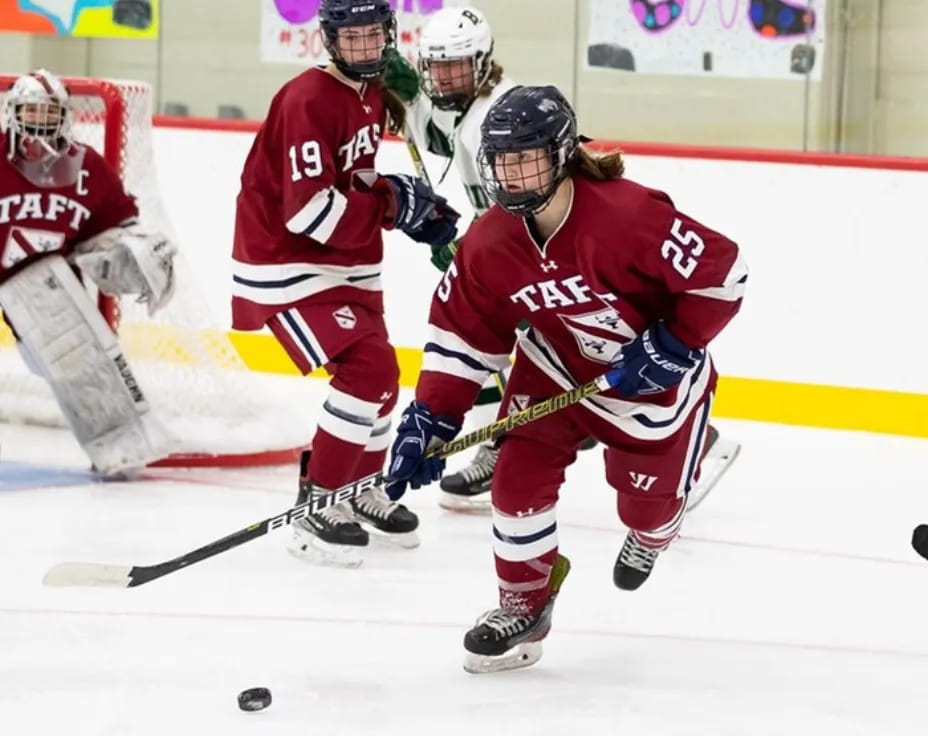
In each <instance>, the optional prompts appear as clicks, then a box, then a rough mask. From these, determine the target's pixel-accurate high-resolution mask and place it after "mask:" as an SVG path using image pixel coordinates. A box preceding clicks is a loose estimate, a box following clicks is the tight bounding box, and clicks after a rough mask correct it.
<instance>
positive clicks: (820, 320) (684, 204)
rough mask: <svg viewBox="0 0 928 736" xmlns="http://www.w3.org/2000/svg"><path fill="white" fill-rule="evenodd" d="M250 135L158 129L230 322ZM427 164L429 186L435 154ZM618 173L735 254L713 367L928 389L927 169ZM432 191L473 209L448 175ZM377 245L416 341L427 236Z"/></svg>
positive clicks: (384, 160) (761, 166) (172, 205)
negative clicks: (927, 298)
mask: <svg viewBox="0 0 928 736" xmlns="http://www.w3.org/2000/svg"><path fill="white" fill-rule="evenodd" d="M252 139H253V135H252V134H251V133H229V132H219V131H195V130H178V129H168V128H156V129H155V158H156V164H157V167H158V174H159V177H160V180H161V188H162V194H163V196H164V199H165V203H166V206H167V208H168V211H169V213H170V215H171V217H172V219H173V221H174V224H175V226H176V227H177V230H178V232H179V237H180V239H181V246H182V247H183V248H184V250H185V252H186V254H187V258H188V259H189V260H190V261H191V262H192V263H193V264H194V267H195V268H196V270H197V278H199V279H200V280H201V282H202V287H203V291H204V294H205V296H206V299H207V300H208V302H209V304H210V306H211V308H212V310H213V312H214V313H215V314H216V316H217V317H218V318H219V319H220V321H221V322H222V323H223V324H226V325H228V324H229V309H228V298H229V297H228V293H229V288H228V285H229V283H230V280H231V275H230V274H231V264H230V260H229V253H230V251H231V243H232V231H233V224H234V211H235V196H236V194H237V192H238V179H239V175H240V172H241V168H242V163H243V161H244V159H245V156H246V154H247V152H248V148H249V146H250V145H251V141H252ZM428 163H429V169H430V171H431V173H432V176H433V178H434V179H436V180H437V179H438V178H439V176H440V174H441V172H442V171H443V170H444V166H443V165H442V164H443V162H442V161H440V160H439V159H436V158H434V157H430V158H429V159H428ZM378 169H379V170H380V171H382V172H384V173H387V172H391V171H406V172H410V173H411V172H412V165H411V163H410V161H409V156H408V154H407V152H406V149H405V146H404V145H403V144H402V143H399V142H395V141H387V142H385V143H384V144H383V146H382V149H381V153H380V157H379V159H378ZM627 169H628V175H629V177H630V178H632V179H635V180H637V181H640V182H641V183H643V184H647V185H649V186H653V187H655V188H659V189H663V190H665V191H667V192H668V193H669V194H670V195H671V196H672V197H673V199H674V200H675V202H676V203H677V206H678V207H679V208H680V209H681V210H683V211H686V212H688V213H689V214H691V215H693V216H694V217H696V218H697V219H699V220H701V221H703V222H704V223H705V224H706V225H708V226H710V227H713V228H714V229H716V230H719V231H721V232H724V233H725V234H727V235H729V236H730V237H732V238H734V239H735V240H736V241H738V243H739V244H740V245H741V247H742V248H743V249H744V252H745V254H746V257H747V260H748V264H749V266H750V269H751V276H750V279H749V283H748V291H747V296H746V298H745V302H744V307H743V310H742V313H741V314H740V315H739V316H738V317H737V318H736V319H735V321H734V322H733V323H732V324H731V325H730V326H729V327H728V328H727V329H726V330H725V332H724V333H723V334H722V335H721V336H720V337H719V338H718V340H717V341H716V342H715V343H714V348H713V350H714V354H715V357H716V361H717V363H718V365H719V368H720V371H721V372H722V373H723V374H725V375H732V376H742V377H748V378H767V379H774V380H782V381H796V382H802V383H820V384H826V385H841V386H857V387H866V388H877V389H890V390H899V391H909V392H916V393H928V372H926V371H924V370H923V366H924V365H925V364H926V363H928V341H925V340H922V339H920V334H921V329H920V325H919V323H918V322H917V320H918V319H919V317H920V315H922V314H924V311H925V310H924V297H923V295H922V291H923V289H924V281H925V277H926V274H928V244H926V238H925V228H926V226H925V222H924V216H923V213H924V212H925V203H926V202H928V173H925V172H906V171H889V170H885V171H884V170H875V169H855V168H838V167H824V166H810V165H798V164H773V163H754V162H738V161H711V160H700V159H683V158H662V157H652V156H629V157H628V166H627ZM440 191H442V192H443V193H445V194H446V195H447V196H449V198H450V199H451V201H452V203H453V204H455V206H457V207H458V208H459V209H461V210H462V211H466V212H469V208H468V206H467V203H466V199H465V198H464V195H463V189H462V188H461V186H460V183H459V182H458V181H456V180H455V176H454V173H453V172H449V174H448V175H447V177H446V180H445V182H444V184H442V185H441V186H440ZM467 217H469V215H468V216H467ZM386 239H387V248H386V252H387V255H386V264H385V277H384V282H385V288H386V295H387V321H388V324H389V327H390V332H391V335H392V337H393V340H394V342H395V344H397V345H399V346H404V347H420V346H421V345H422V343H423V335H424V328H425V321H426V315H427V312H428V304H429V299H430V296H431V290H432V289H433V288H434V286H435V284H436V282H437V279H438V272H437V271H436V270H435V269H434V267H433V266H432V265H431V264H430V263H429V260H428V255H429V254H428V249H427V248H426V247H425V246H422V245H420V244H417V243H414V242H412V241H410V240H408V239H406V238H405V236H403V235H402V234H397V233H388V234H387V236H386ZM890 354H891V355H892V358H891V359H890V358H888V357H887V356H888V355H890Z"/></svg>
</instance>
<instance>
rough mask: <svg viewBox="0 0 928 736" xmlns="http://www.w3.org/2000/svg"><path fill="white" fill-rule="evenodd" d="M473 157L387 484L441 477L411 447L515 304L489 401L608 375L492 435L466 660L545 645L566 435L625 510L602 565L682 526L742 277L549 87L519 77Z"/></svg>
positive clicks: (436, 463)
mask: <svg viewBox="0 0 928 736" xmlns="http://www.w3.org/2000/svg"><path fill="white" fill-rule="evenodd" d="M481 131H482V136H481V137H482V144H481V150H480V154H479V159H480V167H481V175H482V178H483V181H484V184H485V186H486V187H487V192H488V194H489V195H490V197H491V199H493V201H494V202H496V206H494V207H493V208H491V209H490V211H489V212H488V213H487V214H486V215H484V217H482V218H481V219H480V220H478V221H477V222H476V223H474V224H473V225H471V227H470V229H469V230H468V232H467V234H466V236H465V238H464V241H465V242H464V243H463V245H462V247H461V249H460V250H459V251H458V253H457V255H456V256H455V260H454V262H453V263H452V264H451V266H450V267H449V269H448V271H447V273H446V275H445V278H444V279H443V280H442V282H441V283H440V284H439V286H438V288H437V289H436V292H435V295H434V298H433V301H432V309H431V315H430V339H429V342H428V343H427V344H426V346H425V360H424V364H423V372H422V375H421V377H420V379H419V383H418V386H417V388H416V400H415V401H414V402H413V403H412V404H411V405H410V406H409V407H408V408H407V409H406V411H405V412H404V414H403V418H402V420H401V422H400V426H399V431H398V435H397V437H396V439H395V441H394V444H393V449H392V454H391V463H390V475H391V477H392V478H393V479H395V480H394V482H393V483H391V485H390V486H388V493H389V495H390V496H391V497H392V498H399V497H400V496H401V495H402V494H403V492H404V491H405V488H406V486H407V484H409V485H411V486H412V487H413V488H416V487H419V486H420V485H424V484H427V483H429V482H431V481H433V480H436V479H437V478H439V477H440V476H441V474H442V471H443V468H444V462H443V461H441V460H438V459H435V458H430V459H427V460H424V459H423V456H424V452H425V450H426V449H427V448H428V447H429V446H430V445H432V444H433V443H437V442H444V441H448V440H450V439H452V438H453V437H454V436H455V434H456V433H457V432H458V431H459V428H460V424H461V420H462V417H463V415H464V413H465V412H466V411H467V410H468V409H469V408H470V406H471V404H472V402H473V400H474V397H475V396H476V394H477V392H478V390H479V388H480V385H481V384H482V382H483V381H484V379H485V378H486V376H487V375H489V374H490V373H491V372H492V371H494V370H499V369H500V368H501V367H503V366H504V365H505V364H506V363H507V361H508V356H509V353H510V351H511V350H512V348H513V343H514V341H515V337H514V334H513V333H514V328H515V326H516V325H517V324H518V323H519V322H520V321H521V320H526V321H527V322H528V323H529V324H530V326H531V327H530V329H529V330H528V331H527V332H525V333H524V334H522V335H520V336H519V339H518V346H517V357H516V361H515V366H514V368H513V372H512V377H511V379H510V381H509V385H508V386H507V389H506V395H505V397H504V404H503V406H504V410H507V409H508V410H518V409H524V408H526V407H527V406H529V405H530V404H532V403H533V402H535V401H537V400H539V399H543V398H547V397H549V396H551V395H553V394H556V393H559V392H561V391H564V390H567V389H569V388H572V387H574V386H577V385H579V384H582V383H584V382H587V381H589V380H591V379H593V378H595V377H597V376H599V375H601V374H604V373H606V374H608V375H609V377H610V383H611V385H612V386H613V389H612V390H610V391H609V392H607V393H605V394H601V395H599V396H596V397H593V398H590V399H587V400H585V401H583V402H581V403H580V404H579V405H576V406H573V407H569V408H567V409H564V410H562V411H560V412H557V413H555V414H553V415H551V416H549V417H547V418H545V419H541V420H539V421H536V422H533V423H530V424H527V425H525V426H522V427H519V428H517V429H515V430H513V431H512V432H510V433H509V434H507V435H506V437H505V438H504V440H503V441H502V443H501V445H500V456H499V462H498V465H497V468H496V471H495V473H494V476H493V482H492V488H491V493H492V501H493V534H494V553H495V559H496V572H497V578H498V583H499V596H500V597H499V607H498V608H496V609H495V610H492V611H490V612H488V613H487V614H485V615H484V616H482V617H481V618H480V619H479V620H478V621H477V623H476V625H475V626H474V628H472V629H471V630H470V631H469V632H468V633H467V635H466V636H465V638H464V646H465V649H466V650H467V659H466V663H465V668H466V669H468V670H469V671H472V672H486V671H493V670H498V669H511V668H513V667H523V666H527V665H529V664H532V663H533V662H535V661H537V659H538V658H539V657H540V656H541V644H540V641H541V639H543V638H544V636H545V635H546V634H547V632H548V630H549V628H550V625H551V611H552V606H553V602H554V597H555V595H556V593H557V591H558V590H559V588H560V585H561V582H562V581H563V579H564V577H565V576H566V574H567V570H568V568H569V564H568V562H567V560H566V558H564V557H563V556H560V555H558V546H557V522H556V518H555V505H556V503H557V498H558V491H559V488H560V486H561V484H562V483H563V481H564V471H565V468H567V466H568V465H570V464H571V463H572V462H573V461H574V459H575V458H576V452H577V446H578V444H579V443H580V442H581V441H582V440H583V438H584V437H588V436H592V437H595V438H596V439H597V440H599V441H600V442H601V443H603V444H604V445H605V447H606V449H605V451H604V459H605V476H606V482H608V483H609V485H611V486H612V487H613V488H615V490H616V492H617V510H618V515H619V517H620V518H621V520H622V522H624V524H625V525H626V526H627V527H628V528H629V532H628V534H627V536H626V538H625V543H624V544H623V546H622V548H621V551H620V552H619V554H618V557H617V559H616V562H615V566H614V574H613V577H614V583H615V585H616V586H617V587H619V588H620V589H623V590H635V589H636V588H638V587H639V586H640V585H641V584H642V583H643V582H644V581H645V580H646V579H647V578H648V576H649V575H650V573H651V570H652V568H653V566H654V562H655V560H656V559H657V557H658V555H659V554H660V552H661V551H663V550H664V549H666V548H667V546H668V545H669V544H670V543H671V541H672V540H673V539H674V538H675V537H676V536H677V534H678V532H679V530H680V525H681V522H682V520H683V515H684V512H685V508H686V494H687V492H688V491H689V489H690V488H691V486H692V485H693V484H694V483H695V482H696V481H697V480H698V478H699V473H700V461H701V459H702V455H703V452H704V446H705V441H706V433H707V431H706V428H707V424H708V418H709V411H710V408H711V403H712V397H713V393H714V391H715V385H716V380H717V375H716V371H715V368H714V366H713V364H712V360H711V358H710V357H709V354H708V352H707V350H706V347H707V345H708V343H709V342H710V341H711V340H712V339H713V338H714V337H715V336H716V335H717V334H718V333H719V331H720V330H722V328H724V327H725V325H726V324H727V323H728V321H729V320H730V319H731V318H732V317H733V316H734V315H735V313H736V312H737V311H738V308H739V306H740V304H741V296H742V293H743V290H744V284H745V281H746V279H747V270H746V267H745V265H744V262H743V260H742V259H741V257H740V255H739V251H738V248H737V246H736V245H735V244H734V243H733V242H732V241H731V240H729V239H728V238H726V237H724V236H723V235H720V234H719V233H717V232H714V231H713V230H710V229H709V228H707V227H705V226H704V225H702V224H701V223H699V222H697V221H696V220H694V219H693V218H691V217H690V216H688V215H686V214H683V213H682V212H679V211H678V210H677V209H676V208H675V206H674V204H673V202H672V201H671V199H670V197H668V196H667V195H666V194H664V193H663V192H660V191H656V190H653V189H648V188H646V187H643V186H640V185H638V184H636V183H634V182H632V181H630V180H628V179H625V178H622V173H623V168H624V166H623V163H622V159H621V156H620V155H619V154H617V153H616V154H612V155H607V156H602V157H595V156H593V155H592V154H590V153H589V152H588V151H587V150H586V149H585V148H583V147H582V146H581V145H580V144H579V140H578V136H577V129H576V118H575V116H574V112H573V110H572V109H571V107H570V105H569V104H568V103H567V101H566V100H565V99H564V97H563V96H562V95H561V94H560V92H559V91H558V90H557V89H555V88H554V87H516V88H515V89H513V90H511V91H510V92H508V93H507V94H506V95H505V96H503V97H502V98H501V99H500V100H499V101H498V102H497V103H496V104H495V105H494V106H493V108H492V109H491V110H490V111H489V113H488V115H487V118H486V120H485V121H484V123H483V126H482V129H481Z"/></svg>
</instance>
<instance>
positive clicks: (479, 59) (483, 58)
mask: <svg viewBox="0 0 928 736" xmlns="http://www.w3.org/2000/svg"><path fill="white" fill-rule="evenodd" d="M463 60H468V61H470V69H469V70H464V71H462V72H461V73H460V74H455V75H453V76H452V77H451V78H450V81H452V82H453V83H454V84H453V87H454V91H452V92H442V90H441V84H440V83H437V82H436V81H435V75H434V72H433V69H432V67H433V65H434V64H444V63H447V62H451V61H463ZM492 71H493V47H492V46H491V47H490V50H489V52H484V51H477V52H476V53H474V54H465V55H461V56H451V55H445V54H443V53H439V54H430V55H428V56H420V57H419V86H420V87H421V89H422V91H423V92H424V93H425V95H426V97H428V98H429V99H430V100H431V101H432V104H433V105H434V106H435V107H437V108H438V109H439V110H456V111H457V112H463V111H464V110H466V109H467V106H468V105H470V103H471V102H473V100H474V98H476V97H477V95H478V94H479V93H480V88H481V87H483V85H484V84H486V82H487V80H488V79H489V78H490V73H491V72H492Z"/></svg>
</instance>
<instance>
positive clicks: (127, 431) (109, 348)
mask: <svg viewBox="0 0 928 736" xmlns="http://www.w3.org/2000/svg"><path fill="white" fill-rule="evenodd" d="M0 307H2V309H3V311H4V313H5V314H6V316H7V319H8V320H9V321H10V322H11V323H12V325H13V326H14V328H15V330H16V333H17V335H18V336H19V340H20V342H21V350H22V351H23V352H24V354H26V355H28V362H29V363H30V367H31V368H32V369H33V370H35V371H36V372H38V373H39V374H40V375H41V376H42V377H43V378H44V379H45V380H46V381H47V382H48V384H49V385H50V387H51V389H52V392H53V393H54V394H55V398H56V399H57V401H58V405H59V406H60V407H61V411H62V413H63V414H64V417H65V419H66V420H67V422H68V425H69V426H70V427H71V430H72V432H73V433H74V436H75V437H76V438H77V441H78V442H79V443H80V445H81V447H82V448H83V449H84V451H85V452H86V453H87V455H88V456H89V457H90V459H91V461H92V462H93V465H94V467H95V468H96V469H97V470H98V471H99V472H101V473H104V474H112V473H117V472H121V471H125V470H131V469H136V468H140V467H143V466H145V465H146V464H147V463H149V462H151V461H153V460H156V459H158V458H161V457H164V456H165V455H167V454H168V453H169V451H170V446H171V445H172V444H173V443H172V438H171V437H170V436H169V434H168V432H167V430H166V429H164V428H163V427H162V426H161V423H160V422H158V421H157V419H156V418H155V417H154V416H153V415H152V413H151V411H150V408H149V406H148V402H147V401H146V400H145V395H144V393H143V392H142V389H141V388H140V387H139V385H138V383H137V382H136V379H135V376H134V374H133V372H132V369H131V367H130V366H129V363H128V361H127V360H126V357H125V355H124V353H123V351H122V347H121V346H120V344H119V340H118V339H117V338H116V336H115V335H114V334H113V332H112V330H110V328H109V326H108V325H107V324H106V321H105V320H104V319H103V316H102V315H101V314H100V312H99V311H98V310H97V308H96V306H95V305H94V304H93V302H92V301H91V299H90V296H89V295H88V293H87V292H86V290H85V289H84V287H83V285H82V284H81V283H80V281H78V279H77V277H76V276H75V275H74V272H73V271H72V270H71V267H70V266H69V265H68V264H67V262H66V261H65V260H64V259H63V258H62V257H61V256H57V255H55V256H47V257H45V258H43V259H42V260H40V261H37V262H36V263H33V264H32V265H30V266H28V267H27V268H25V269H23V270H22V271H20V272H19V273H18V274H16V275H15V276H13V277H12V278H10V279H8V280H7V281H6V282H4V283H3V284H0Z"/></svg>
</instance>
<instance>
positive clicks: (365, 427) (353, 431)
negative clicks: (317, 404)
mask: <svg viewBox="0 0 928 736" xmlns="http://www.w3.org/2000/svg"><path fill="white" fill-rule="evenodd" d="M349 391H350V389H349V390H343V389H341V388H339V387H338V386H336V385H335V381H333V382H332V385H331V386H330V387H329V395H328V396H327V397H326V400H325V403H324V404H323V405H322V411H321V412H319V422H318V427H319V429H321V430H324V431H325V432H327V433H328V434H330V435H332V436H333V437H337V438H338V439H340V440H342V441H344V442H349V443H351V444H353V445H361V446H366V445H367V443H368V441H369V440H370V438H371V433H372V432H373V430H374V425H375V422H376V420H377V417H378V414H379V413H380V402H379V401H368V400H366V399H363V398H360V397H358V396H356V395H354V394H353V393H350V392H349Z"/></svg>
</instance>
